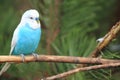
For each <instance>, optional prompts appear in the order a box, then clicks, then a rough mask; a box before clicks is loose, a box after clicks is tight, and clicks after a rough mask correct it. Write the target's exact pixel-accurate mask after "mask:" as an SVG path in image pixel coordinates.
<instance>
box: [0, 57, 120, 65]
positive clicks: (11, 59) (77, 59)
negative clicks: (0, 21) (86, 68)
mask: <svg viewBox="0 0 120 80" xmlns="http://www.w3.org/2000/svg"><path fill="white" fill-rule="evenodd" d="M34 61H36V59H35V58H34V56H25V62H34ZM37 61H38V62H59V63H74V64H81V63H82V64H101V63H102V64H106V63H116V62H120V60H109V59H100V58H85V57H73V56H52V55H39V56H38V59H37ZM3 62H16V63H20V62H22V58H21V56H0V63H3Z"/></svg>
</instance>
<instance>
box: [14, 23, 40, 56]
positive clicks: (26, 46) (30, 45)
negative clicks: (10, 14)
mask: <svg viewBox="0 0 120 80" xmlns="http://www.w3.org/2000/svg"><path fill="white" fill-rule="evenodd" d="M23 26H24V27H20V28H19V31H18V41H17V43H16V45H15V47H14V49H13V52H12V54H13V55H19V54H24V55H27V54H32V53H33V52H35V50H36V48H37V46H38V44H39V40H40V36H41V29H40V28H38V29H32V28H31V27H30V25H29V24H28V23H26V24H25V25H23Z"/></svg>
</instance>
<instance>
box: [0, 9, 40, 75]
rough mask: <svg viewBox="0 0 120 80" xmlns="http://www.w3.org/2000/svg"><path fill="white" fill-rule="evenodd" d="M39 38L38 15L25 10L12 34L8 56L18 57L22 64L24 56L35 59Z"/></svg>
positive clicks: (7, 66)
mask: <svg viewBox="0 0 120 80" xmlns="http://www.w3.org/2000/svg"><path fill="white" fill-rule="evenodd" d="M40 38H41V24H40V21H39V13H38V11H37V10H36V9H29V10H26V11H25V12H24V13H23V15H22V18H21V21H20V23H19V24H18V26H17V27H16V29H15V30H14V33H13V37H12V41H11V49H10V53H9V55H20V56H21V57H22V60H23V62H24V61H25V57H24V55H31V54H32V55H33V56H34V57H35V58H37V54H36V53H35V50H36V49H37V47H38V44H39V41H40ZM10 65H11V64H10V63H9V62H6V63H5V65H4V66H3V68H2V69H1V71H0V76H1V75H2V74H3V73H4V72H5V71H7V69H8V68H9V67H10Z"/></svg>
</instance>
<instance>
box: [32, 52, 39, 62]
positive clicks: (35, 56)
mask: <svg viewBox="0 0 120 80" xmlns="http://www.w3.org/2000/svg"><path fill="white" fill-rule="evenodd" d="M32 55H33V56H34V58H35V59H36V61H37V60H38V54H37V53H32Z"/></svg>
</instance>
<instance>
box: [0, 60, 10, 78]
mask: <svg viewBox="0 0 120 80" xmlns="http://www.w3.org/2000/svg"><path fill="white" fill-rule="evenodd" d="M10 65H11V64H10V63H8V62H7V63H5V65H4V66H3V68H2V69H1V71H0V76H1V75H2V74H3V73H4V72H5V71H6V70H7V69H8V68H9V67H10Z"/></svg>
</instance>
